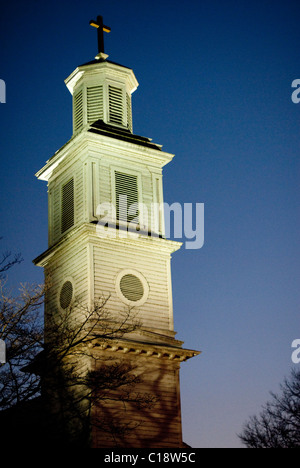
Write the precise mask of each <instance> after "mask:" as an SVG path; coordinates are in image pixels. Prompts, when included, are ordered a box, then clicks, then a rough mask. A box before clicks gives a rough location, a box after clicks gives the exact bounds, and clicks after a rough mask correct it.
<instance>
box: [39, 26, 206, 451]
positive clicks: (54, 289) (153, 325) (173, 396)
mask: <svg viewBox="0 0 300 468" xmlns="http://www.w3.org/2000/svg"><path fill="white" fill-rule="evenodd" d="M94 23H95V24H96V25H100V26H96V27H98V36H99V34H100V36H101V34H102V36H103V30H107V29H109V28H108V27H106V26H105V27H104V26H103V21H102V18H101V17H98V19H97V22H94ZM95 24H94V25H95ZM104 28H107V29H104ZM99 30H100V31H99ZM98 42H99V41H98ZM99 43H100V49H102V50H99V54H98V55H97V57H96V59H95V60H93V61H92V62H89V63H86V64H84V65H81V66H79V67H77V68H76V69H75V70H74V72H73V73H71V75H70V76H69V77H68V78H67V79H66V80H65V83H66V85H67V87H68V89H69V91H70V92H71V94H72V96H73V136H72V138H71V139H70V140H69V141H68V142H67V143H66V144H65V145H64V146H63V147H62V148H61V149H60V150H58V151H57V152H56V153H55V154H54V155H53V156H52V157H51V158H50V159H49V161H48V162H47V163H46V165H45V166H44V167H43V168H42V169H41V170H40V171H39V172H38V173H37V174H36V175H37V177H38V179H39V180H42V181H46V182H47V183H48V197H49V248H48V250H47V251H46V252H44V253H43V254H42V255H40V256H39V257H38V258H37V259H36V260H35V264H36V265H38V266H41V267H43V268H44V269H45V274H46V275H47V276H48V275H49V276H50V277H51V287H50V290H49V291H48V293H47V298H46V304H45V323H46V325H45V326H46V329H45V333H46V334H47V317H49V314H50V315H51V314H63V313H64V311H65V310H66V309H67V308H68V307H69V306H70V304H71V303H72V301H73V300H74V299H75V298H76V300H78V301H80V303H85V304H87V305H88V306H89V307H92V306H93V303H94V302H96V301H97V300H98V299H99V298H100V297H103V296H104V297H108V296H109V297H110V299H109V302H108V304H107V307H109V309H110V312H111V313H112V314H115V316H116V317H118V314H119V313H120V311H123V310H124V308H126V307H128V306H129V307H133V308H134V310H135V311H136V313H137V314H138V319H139V320H140V321H141V323H142V328H141V330H139V331H138V332H137V333H136V334H135V335H134V336H130V337H123V338H122V339H120V340H118V341H116V340H115V341H114V342H113V343H112V344H111V345H107V343H106V344H105V346H102V347H101V343H100V344H99V347H98V348H97V349H98V350H97V352H98V353H100V354H101V353H102V354H103V356H104V358H105V356H108V358H109V357H111V356H115V357H116V358H119V359H124V360H125V359H127V360H129V361H130V362H134V363H135V365H136V366H137V367H138V368H139V372H140V374H141V375H142V376H143V383H142V384H141V385H142V387H141V388H140V389H139V390H140V391H143V392H147V391H148V393H149V394H150V393H153V392H155V393H156V394H157V397H158V403H157V405H156V406H155V408H154V409H152V411H151V413H150V412H149V414H143V418H142V419H143V421H144V422H143V424H142V426H141V427H140V428H139V430H138V434H136V435H135V436H132V435H131V438H130V439H129V440H124V441H123V442H122V443H123V444H124V446H127V447H128V446H130V447H136V448H138V447H142V448H147V447H149V448H152V447H156V448H157V447H158V448H159V447H174V448H178V447H183V446H184V445H183V441H182V430H181V411H180V387H179V370H180V363H181V362H183V361H186V360H187V359H189V358H191V357H193V356H196V355H197V354H199V353H198V352H196V351H191V350H186V349H183V348H182V345H183V343H182V342H180V341H177V340H176V339H175V335H176V333H175V331H174V321H173V301H172V281H171V255H172V254H173V253H174V252H176V251H177V250H178V249H179V248H180V246H181V244H180V243H178V242H173V241H170V240H167V239H166V238H165V232H164V214H163V208H162V207H163V184H162V171H163V167H164V166H165V165H166V164H168V163H169V162H171V161H172V159H173V155H171V154H169V153H166V152H163V151H162V149H161V146H160V145H157V144H154V143H152V141H151V140H150V139H148V138H145V137H141V136H138V135H135V134H134V133H133V128H132V106H131V95H132V93H133V92H134V91H135V90H136V89H137V87H138V82H137V80H136V78H135V75H134V73H133V71H132V70H131V69H129V68H127V67H124V66H122V65H119V64H116V63H114V62H111V61H109V60H108V56H107V55H105V54H104V50H103V49H104V48H103V47H102V46H101V37H100V42H99ZM102 43H103V41H102ZM124 200H125V201H126V200H127V203H125V202H124ZM132 206H133V207H134V209H133V210H132ZM109 207H112V212H110V213H109ZM107 219H109V221H110V222H108V223H107ZM95 352H96V351H95ZM106 410H107V409H106ZM95 411H96V410H95ZM97 411H99V409H97ZM127 417H128V418H130V420H133V421H135V420H137V421H138V420H139V415H138V414H137V413H136V411H134V410H132V411H131V412H130V411H128V412H127ZM132 437H134V438H133V439H132ZM91 440H92V442H91V443H92V446H93V447H110V446H113V445H110V444H112V442H111V441H109V439H108V436H107V437H106V436H105V435H103V433H97V432H95V433H93V435H92V438H91Z"/></svg>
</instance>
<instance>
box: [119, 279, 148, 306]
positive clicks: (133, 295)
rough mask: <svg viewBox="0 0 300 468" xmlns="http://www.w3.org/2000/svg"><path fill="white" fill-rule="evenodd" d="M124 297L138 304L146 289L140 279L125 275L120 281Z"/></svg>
mask: <svg viewBox="0 0 300 468" xmlns="http://www.w3.org/2000/svg"><path fill="white" fill-rule="evenodd" d="M120 289H121V292H122V294H123V296H124V297H125V298H126V299H127V300H128V301H132V302H137V301H140V300H141V299H142V297H143V296H144V287H143V284H142V282H141V280H140V279H139V278H137V277H136V276H134V275H125V276H123V278H122V279H121V281H120Z"/></svg>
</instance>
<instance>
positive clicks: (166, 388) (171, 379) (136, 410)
mask: <svg viewBox="0 0 300 468" xmlns="http://www.w3.org/2000/svg"><path fill="white" fill-rule="evenodd" d="M95 354H96V356H97V359H98V360H97V361H95V364H94V366H95V369H97V366H99V365H100V364H99V363H101V366H102V365H103V364H105V359H107V363H108V365H111V363H112V361H111V360H109V359H113V358H112V356H111V355H110V354H108V356H107V355H106V357H105V352H104V351H97V348H95V349H94V355H95ZM118 362H120V361H118ZM122 362H124V363H126V362H127V363H128V362H129V364H131V365H133V366H136V369H135V370H134V371H133V373H134V374H135V375H138V376H139V377H140V383H138V384H137V385H135V386H134V388H131V389H130V391H131V392H133V393H135V394H140V395H144V396H145V395H151V396H153V397H155V398H156V403H155V404H154V406H152V407H149V408H141V407H138V406H137V405H135V404H133V403H125V404H124V402H121V401H117V400H118V391H115V392H114V393H112V392H110V393H109V398H111V400H110V399H109V398H108V400H105V401H104V400H103V401H100V402H99V404H97V405H95V406H94V407H93V408H92V435H93V437H92V447H93V448H113V447H116V446H117V447H131V448H180V447H183V442H182V426H181V408H180V388H179V364H178V363H173V362H164V361H160V360H157V359H156V360H155V359H151V358H148V359H146V358H142V357H137V358H126V357H124V358H122ZM119 397H120V394H119ZM112 421H114V422H115V423H116V424H117V425H118V423H119V424H124V425H126V424H130V426H129V427H131V428H133V429H132V430H130V431H128V432H127V433H125V434H124V435H123V436H118V435H115V437H113V436H112V434H110V424H111V423H112ZM101 425H103V429H104V430H101Z"/></svg>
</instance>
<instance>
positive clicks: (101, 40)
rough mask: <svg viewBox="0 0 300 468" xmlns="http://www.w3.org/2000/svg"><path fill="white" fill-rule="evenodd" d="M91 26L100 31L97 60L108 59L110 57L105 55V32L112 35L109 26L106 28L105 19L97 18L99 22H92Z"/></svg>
mask: <svg viewBox="0 0 300 468" xmlns="http://www.w3.org/2000/svg"><path fill="white" fill-rule="evenodd" d="M90 26H94V28H97V29H98V31H97V33H98V55H96V58H97V59H100V58H104V59H106V58H107V57H108V55H106V54H105V53H104V32H107V33H110V31H111V28H110V27H109V26H105V25H104V24H103V17H102V16H97V21H94V20H91V21H90Z"/></svg>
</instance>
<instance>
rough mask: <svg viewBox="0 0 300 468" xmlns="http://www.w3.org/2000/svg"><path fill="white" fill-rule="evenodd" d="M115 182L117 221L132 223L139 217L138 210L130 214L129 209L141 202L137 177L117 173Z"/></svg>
mask: <svg viewBox="0 0 300 468" xmlns="http://www.w3.org/2000/svg"><path fill="white" fill-rule="evenodd" d="M115 182H116V212H117V219H118V220H119V221H125V222H128V223H130V222H131V221H132V220H133V219H135V218H137V217H138V216H139V212H138V211H136V210H134V211H131V214H129V213H128V211H129V208H130V207H131V206H132V205H134V204H136V203H138V201H139V194H138V180H137V176H134V175H129V174H123V173H121V172H116V173H115ZM133 212H134V214H132V213H133Z"/></svg>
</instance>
